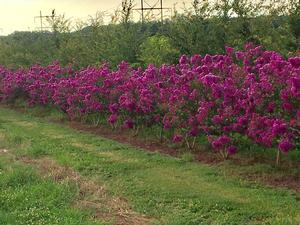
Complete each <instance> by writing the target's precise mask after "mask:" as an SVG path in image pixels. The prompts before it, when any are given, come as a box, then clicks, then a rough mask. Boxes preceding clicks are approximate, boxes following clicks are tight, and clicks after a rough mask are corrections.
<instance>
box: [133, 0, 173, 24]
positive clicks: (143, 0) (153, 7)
mask: <svg viewBox="0 0 300 225" xmlns="http://www.w3.org/2000/svg"><path fill="white" fill-rule="evenodd" d="M158 3H160V6H159V7H157V4H158ZM145 5H147V6H146V7H145ZM133 10H137V11H141V15H142V22H144V21H145V11H154V10H159V11H160V17H161V22H162V23H163V22H164V10H172V8H165V7H164V6H163V0H158V1H156V3H155V4H150V3H149V0H141V7H140V8H135V9H133Z"/></svg>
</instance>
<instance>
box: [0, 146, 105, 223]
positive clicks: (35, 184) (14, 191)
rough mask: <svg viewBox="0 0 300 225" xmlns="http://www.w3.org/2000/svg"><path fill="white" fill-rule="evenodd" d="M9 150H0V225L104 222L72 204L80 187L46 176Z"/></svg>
mask: <svg viewBox="0 0 300 225" xmlns="http://www.w3.org/2000/svg"><path fill="white" fill-rule="evenodd" d="M1 141H2V140H1ZM1 144H3V143H1ZM6 151H7V150H3V149H2V150H1V152H0V224H3V225H4V224H11V225H27V224H28V225H29V224H39V225H42V224H52V225H54V224H72V225H75V224H78V225H82V224H89V225H92V224H94V225H96V224H104V223H100V222H93V221H92V219H91V215H90V213H88V212H87V211H83V210H78V209H76V208H74V207H72V204H73V202H74V201H75V199H76V196H77V195H78V189H77V188H76V187H75V186H73V185H72V184H71V183H68V182H61V183H56V182H54V181H52V180H51V179H43V178H42V177H41V176H40V175H39V174H38V171H37V170H36V169H35V168H33V167H32V166H29V165H25V164H24V163H21V162H18V161H16V160H15V159H14V157H13V156H12V155H10V154H9V153H7V152H6Z"/></svg>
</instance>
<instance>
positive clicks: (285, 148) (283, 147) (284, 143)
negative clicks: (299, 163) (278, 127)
mask: <svg viewBox="0 0 300 225" xmlns="http://www.w3.org/2000/svg"><path fill="white" fill-rule="evenodd" d="M278 148H279V150H280V151H282V152H284V153H287V152H289V151H290V150H291V149H293V148H294V145H293V144H292V143H291V142H290V141H289V140H287V139H283V140H281V141H280V142H279V145H278Z"/></svg>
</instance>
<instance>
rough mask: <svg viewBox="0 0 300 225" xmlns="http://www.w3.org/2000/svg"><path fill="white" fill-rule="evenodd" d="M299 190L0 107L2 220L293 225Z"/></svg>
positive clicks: (299, 217) (299, 220) (299, 211)
mask: <svg viewBox="0 0 300 225" xmlns="http://www.w3.org/2000/svg"><path fill="white" fill-rule="evenodd" d="M55 171H56V172H55ZM57 171H59V172H57ZM57 174H58V175H59V176H58V175H57ZM299 196H300V193H299V191H298V192H297V191H291V190H287V189H282V188H271V187H266V186H264V185H262V184H259V183H254V182H249V181H246V180H245V179H242V178H240V177H238V176H234V175H229V174H228V173H224V172H223V167H217V166H209V165H203V164H200V163H196V162H189V161H188V160H184V159H177V158H172V157H169V156H164V155H161V154H158V153H150V152H147V151H143V150H141V149H137V148H134V147H131V146H128V145H124V144H120V143H117V142H115V141H111V140H107V139H104V138H101V137H98V136H95V135H92V134H88V133H84V132H79V131H76V130H72V129H70V128H68V127H66V126H65V125H59V124H57V123H51V122H49V121H46V120H43V119H40V118H35V117H32V116H29V115H23V114H20V113H17V112H14V111H12V110H9V109H4V108H0V224H1V225H2V224H11V225H17V224H20V225H21V224H22V225H24V224H37V225H40V224H49V225H50V224H51V225H53V224H61V225H65V224H170V225H171V224H172V225H175V224H176V225H185V224H188V225H201V224H203V225H210V224H211V225H234V224H236V225H246V224H268V225H298V224H300V201H299Z"/></svg>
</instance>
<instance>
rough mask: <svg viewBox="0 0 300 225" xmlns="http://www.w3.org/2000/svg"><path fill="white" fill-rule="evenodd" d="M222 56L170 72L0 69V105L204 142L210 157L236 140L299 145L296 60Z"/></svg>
mask: <svg viewBox="0 0 300 225" xmlns="http://www.w3.org/2000/svg"><path fill="white" fill-rule="evenodd" d="M226 52H227V53H226V55H206V56H200V55H195V56H193V57H191V58H189V57H187V56H185V55H183V56H182V57H181V58H180V60H179V63H178V64H177V65H162V66H161V67H160V68H156V67H155V66H153V65H149V66H148V68H147V69H145V70H142V69H141V68H139V69H133V68H131V67H130V66H129V65H128V64H127V63H126V62H122V63H121V64H120V65H119V67H118V69H117V70H115V71H111V70H110V69H109V67H108V65H102V66H101V67H89V68H86V69H83V70H80V71H73V70H72V69H71V68H62V67H61V66H60V65H59V64H58V63H54V64H53V65H50V66H47V67H41V66H32V67H31V68H30V69H28V70H23V69H22V70H18V71H10V70H7V69H5V68H3V67H0V100H1V101H6V102H7V101H12V100H13V99H15V98H20V97H22V98H24V99H26V100H28V102H29V104H30V105H37V104H39V105H53V106H56V107H58V108H60V109H61V110H63V111H64V112H66V113H67V114H68V115H69V117H70V118H71V119H77V118H83V117H88V116H90V115H96V116H97V117H99V118H106V120H107V121H108V123H110V124H111V125H114V126H120V127H122V128H130V129H135V128H136V127H139V126H141V125H142V126H147V127H150V126H152V125H160V126H161V127H163V128H164V129H165V130H168V132H172V134H173V135H172V137H173V141H174V142H182V141H183V140H184V139H185V140H186V139H188V138H192V137H196V136H198V135H206V136H207V138H208V141H209V142H210V143H211V145H212V147H213V148H214V149H215V150H216V151H219V150H226V151H227V152H228V153H229V154H235V153H236V152H237V147H236V146H237V145H238V143H239V138H237V137H240V136H241V135H243V136H246V137H248V138H250V139H252V140H253V141H254V142H255V143H258V144H261V145H263V146H266V147H275V146H277V147H278V149H279V150H281V151H282V152H288V151H290V150H292V149H293V148H295V147H297V146H299V141H298V139H299V138H298V137H299V132H300V57H292V58H289V59H285V58H283V57H282V56H281V55H280V54H278V53H276V52H272V51H264V50H263V48H262V47H261V46H258V47H255V46H252V45H251V44H247V45H246V46H245V50H244V51H238V52H236V51H235V50H234V49H233V48H229V47H227V48H226ZM237 134H239V135H237ZM297 136H298V137H297ZM183 137H186V138H183Z"/></svg>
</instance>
